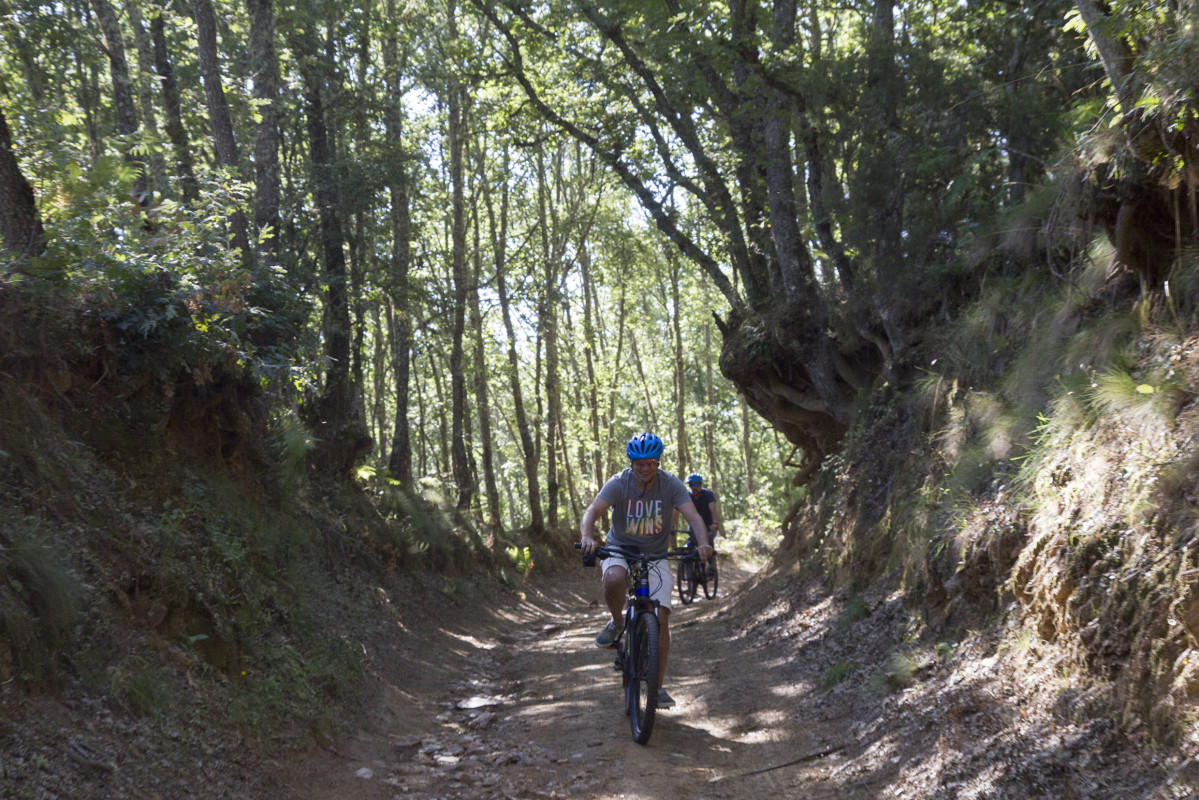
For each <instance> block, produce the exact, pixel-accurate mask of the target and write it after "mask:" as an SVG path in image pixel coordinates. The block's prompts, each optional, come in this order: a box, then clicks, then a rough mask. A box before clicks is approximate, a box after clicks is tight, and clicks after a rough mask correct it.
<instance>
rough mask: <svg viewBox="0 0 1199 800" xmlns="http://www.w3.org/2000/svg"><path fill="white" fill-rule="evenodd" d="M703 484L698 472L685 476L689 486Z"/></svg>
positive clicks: (702, 477) (702, 478) (701, 476)
mask: <svg viewBox="0 0 1199 800" xmlns="http://www.w3.org/2000/svg"><path fill="white" fill-rule="evenodd" d="M703 482H704V476H703V475H700V474H699V473H698V472H692V473H691V474H690V475H688V476H687V483H689V484H691V483H703Z"/></svg>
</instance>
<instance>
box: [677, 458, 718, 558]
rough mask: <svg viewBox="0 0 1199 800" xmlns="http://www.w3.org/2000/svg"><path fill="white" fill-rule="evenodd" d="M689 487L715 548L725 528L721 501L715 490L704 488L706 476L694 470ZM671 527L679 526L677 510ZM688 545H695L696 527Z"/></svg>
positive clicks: (688, 539)
mask: <svg viewBox="0 0 1199 800" xmlns="http://www.w3.org/2000/svg"><path fill="white" fill-rule="evenodd" d="M687 488H688V489H690V490H691V502H693V503H695V510H696V511H698V512H699V515H700V516H701V517H703V518H704V530H706V531H707V532H708V542H709V544H711V545H712V546H713V548H715V546H716V534H718V533H720V532H721V531H722V530H723V529H724V520H723V519H722V518H721V516H720V501H719V500H718V499H717V498H716V493H715V492H713V491H712V490H711V489H705V488H704V476H703V475H700V474H699V473H698V472H692V473H691V474H690V475H688V476H687ZM670 527H671V528H672V529H676V528H678V511H677V510H676V511H675V514H674V517H673V518H672V519H671V520H670ZM687 546H688V547H695V528H694V527H693V528H692V529H691V530H690V532H689V533H688V534H687Z"/></svg>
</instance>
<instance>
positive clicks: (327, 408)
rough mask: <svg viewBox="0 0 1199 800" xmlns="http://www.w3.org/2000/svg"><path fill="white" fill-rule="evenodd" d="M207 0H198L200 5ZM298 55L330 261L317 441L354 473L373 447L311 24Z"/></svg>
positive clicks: (322, 453) (329, 457) (331, 466)
mask: <svg viewBox="0 0 1199 800" xmlns="http://www.w3.org/2000/svg"><path fill="white" fill-rule="evenodd" d="M203 2H206V0H196V3H197V5H198V4H200V3H203ZM297 43H298V47H297V58H298V60H299V64H300V74H301V80H302V82H303V93H304V111H305V116H306V118H307V129H308V147H309V153H310V156H311V159H312V186H313V195H314V198H315V200H316V205H317V210H318V212H319V216H320V232H321V249H322V256H323V265H324V282H325V284H326V286H327V287H328V288H327V290H326V295H325V311H324V319H323V325H322V330H323V333H324V340H325V353H324V356H325V381H324V387H323V390H322V392H321V396H320V398H319V399H318V401H317V407H316V415H315V420H313V422H314V429H315V430H314V433H315V434H316V437H317V440H318V442H317V446H316V448H315V449H314V451H313V459H314V463H315V464H316V465H317V467H318V468H319V469H322V470H324V471H327V472H329V473H331V474H333V475H338V476H344V475H348V474H349V472H350V470H351V469H352V468H353V466H354V464H355V463H356V462H357V461H358V459H359V458H361V457H362V456H363V455H365V454H366V452H368V451H369V449H370V435H369V434H368V433H367V431H366V430H365V427H364V426H363V424H362V420H361V418H360V417H359V416H358V415H357V414H356V413H355V412H356V409H355V403H354V400H355V396H354V387H353V384H352V380H351V372H350V364H351V360H352V359H351V352H350V342H351V330H350V327H351V326H350V307H349V297H348V296H347V288H348V287H347V278H348V276H347V270H346V256H345V247H344V239H345V237H344V234H343V232H342V225H341V217H340V214H339V213H338V199H337V188H336V183H335V180H334V176H335V175H336V164H335V162H334V157H333V152H332V149H331V148H330V146H329V136H328V129H327V126H326V122H325V108H324V100H323V98H322V89H323V84H324V80H323V74H324V69H323V67H324V65H322V64H320V63H318V61H317V58H318V55H319V53H318V49H317V47H316V39H315V36H314V34H313V32H312V31H311V30H305V31H303V32H301V33H300V34H299V35H298V40H297Z"/></svg>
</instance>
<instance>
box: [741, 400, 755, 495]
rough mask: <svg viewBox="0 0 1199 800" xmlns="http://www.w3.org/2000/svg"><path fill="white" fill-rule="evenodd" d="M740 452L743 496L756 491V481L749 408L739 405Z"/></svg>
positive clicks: (745, 405)
mask: <svg viewBox="0 0 1199 800" xmlns="http://www.w3.org/2000/svg"><path fill="white" fill-rule="evenodd" d="M740 406H741V451H742V454H743V455H744V456H745V494H746V496H748V495H751V494H753V493H754V492H755V491H757V488H758V487H757V481H756V480H755V479H754V446H753V442H752V441H751V439H750V435H749V433H750V431H749V406H748V405H747V404H745V403H741V404H740Z"/></svg>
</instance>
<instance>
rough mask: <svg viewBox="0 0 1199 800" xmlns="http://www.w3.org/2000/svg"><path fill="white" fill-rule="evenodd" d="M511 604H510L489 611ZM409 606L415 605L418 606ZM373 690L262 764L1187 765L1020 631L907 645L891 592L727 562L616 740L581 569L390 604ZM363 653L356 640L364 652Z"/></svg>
mask: <svg viewBox="0 0 1199 800" xmlns="http://www.w3.org/2000/svg"><path fill="white" fill-rule="evenodd" d="M510 600H511V602H509V601H510ZM426 612H428V613H426ZM394 614H395V623H394V626H393V629H394V633H395V636H394V637H393V638H392V637H389V638H388V640H386V641H383V640H380V641H377V642H375V644H374V647H375V649H374V651H373V652H371V653H370V659H371V662H372V664H373V665H374V667H375V669H376V676H375V677H376V680H377V693H376V694H375V695H374V696H372V697H371V698H370V699H369V701H368V702H367V703H366V704H365V705H364V706H363V708H362V709H361V710H360V713H359V714H358V715H357V717H356V718H355V719H347V720H346V725H345V726H344V730H345V731H348V733H335V734H334V735H332V736H331V737H330V739H329V740H328V741H326V742H325V743H324V747H323V748H320V749H317V748H310V749H309V750H307V751H305V752H303V753H300V754H298V755H297V756H296V757H294V758H291V759H288V760H285V761H283V762H281V763H279V764H277V765H271V766H270V769H271V770H272V771H273V778H272V780H273V781H274V782H275V784H276V785H277V786H278V787H279V791H280V792H281V796H285V797H287V798H289V800H317V799H318V798H320V799H321V800H324V799H325V798H333V797H337V798H346V799H347V800H375V799H376V798H381V799H384V800H391V798H418V799H422V798H478V799H480V800H482V799H483V798H486V799H488V800H499V799H500V798H541V797H561V798H617V797H628V798H662V799H663V800H666V799H667V798H677V797H689V798H740V797H761V798H765V797H808V798H821V797H828V798H834V797H836V798H860V799H861V800H865V798H882V797H894V798H901V797H907V798H917V797H918V798H1000V797H1012V798H1026V797H1054V798H1070V797H1077V798H1084V797H1085V798H1166V797H1193V796H1196V794H1197V793H1199V765H1197V764H1196V763H1195V761H1193V760H1190V759H1188V758H1187V756H1186V755H1185V753H1183V752H1182V751H1181V750H1180V749H1170V750H1166V749H1156V750H1155V749H1154V748H1152V747H1150V746H1149V745H1148V744H1147V743H1145V742H1144V741H1142V740H1141V739H1139V738H1138V737H1137V736H1136V735H1135V733H1134V734H1133V735H1126V734H1124V733H1120V732H1118V731H1116V730H1115V729H1114V726H1113V725H1112V724H1111V722H1110V720H1109V718H1108V717H1106V716H1104V715H1103V714H1102V713H1101V709H1102V707H1103V692H1104V689H1103V687H1102V686H1097V685H1090V684H1087V683H1085V682H1084V681H1082V680H1081V679H1080V678H1077V677H1075V676H1072V675H1071V674H1070V672H1069V670H1068V669H1067V668H1066V667H1064V666H1063V665H1064V664H1065V663H1067V662H1065V661H1064V660H1063V656H1062V654H1060V653H1055V652H1053V651H1051V650H1048V649H1045V648H1043V647H1039V646H1037V645H1035V644H1033V642H1035V638H1034V637H1031V636H1025V635H1024V634H1023V633H1022V631H1021V629H1020V627H1019V621H1018V620H1015V619H1013V620H1012V621H1011V622H1010V623H1009V625H1008V627H1007V629H1005V630H1003V631H999V632H997V633H995V634H993V635H992V638H985V637H980V636H970V637H967V638H965V639H963V640H961V641H952V642H950V641H945V642H936V641H925V640H922V639H921V637H920V630H921V629H920V626H919V625H918V624H917V622H916V621H915V620H913V619H911V618H910V617H909V616H908V614H907V612H906V611H905V609H904V607H903V606H902V604H901V603H900V600H899V598H898V597H897V596H885V595H882V594H878V593H875V594H866V595H863V596H860V597H854V598H847V597H838V596H829V595H828V594H827V593H825V592H824V591H823V589H822V587H821V586H820V585H819V584H816V583H805V582H802V581H798V580H795V579H788V578H784V577H781V576H778V575H773V576H769V575H761V574H751V573H750V572H748V571H745V570H733V569H731V568H728V567H726V569H725V572H724V574H723V576H722V586H721V592H720V595H719V596H718V597H717V598H716V599H714V600H704V599H702V598H700V599H698V600H697V601H696V602H695V603H694V604H693V605H691V606H680V605H679V604H678V603H677V599H676V604H675V609H674V612H673V614H672V624H671V630H672V635H673V640H672V648H671V662H670V668H669V671H668V676H667V687H668V688H669V690H670V691H671V693H672V694H673V695H674V697H675V698H676V700H677V701H678V705H677V706H676V707H675V708H673V709H671V710H668V711H663V712H660V713H659V715H658V718H657V722H656V724H655V728H654V732H653V737H652V739H651V741H650V743H649V744H648V745H647V746H640V745H637V744H635V743H633V742H632V741H631V739H630V735H629V727H628V722H627V718H626V717H625V716H624V713H623V709H622V704H621V696H620V688H619V687H620V684H619V677H618V676H617V674H616V673H615V671H614V670H613V669H612V656H611V654H610V653H609V652H607V651H601V650H598V649H596V648H595V647H594V645H593V643H592V637H593V636H594V635H595V633H596V631H597V630H598V629H599V627H600V626H601V625H602V622H603V618H604V617H603V613H602V612H601V610H600V606H599V589H598V577H597V575H596V574H595V572H594V571H590V570H588V571H584V570H582V569H578V570H570V571H565V572H562V573H559V574H555V575H551V576H544V577H542V578H540V579H539V580H537V581H536V582H535V583H534V584H531V585H529V586H528V587H526V589H525V591H524V593H523V594H522V596H521V597H520V598H519V599H515V598H512V597H511V596H491V597H482V596H473V597H470V598H465V597H464V598H460V599H458V600H457V601H456V602H445V603H441V602H438V603H437V604H435V606H434V607H433V608H432V609H426V610H425V611H422V612H421V613H420V614H416V613H412V612H406V611H405V610H403V609H396V610H395V611H394ZM364 647H365V646H364Z"/></svg>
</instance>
